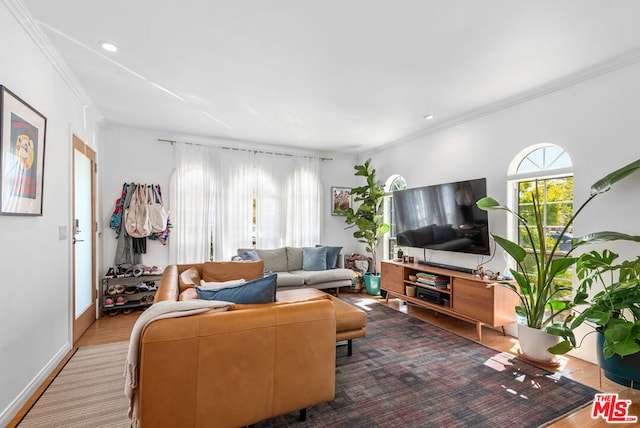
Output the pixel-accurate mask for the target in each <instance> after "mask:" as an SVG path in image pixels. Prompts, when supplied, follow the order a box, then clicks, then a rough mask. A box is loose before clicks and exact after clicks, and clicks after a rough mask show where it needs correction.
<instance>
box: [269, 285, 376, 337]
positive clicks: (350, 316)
mask: <svg viewBox="0 0 640 428" xmlns="http://www.w3.org/2000/svg"><path fill="white" fill-rule="evenodd" d="M321 296H329V298H330V299H331V301H332V302H333V308H334V310H335V312H336V332H337V333H341V332H345V331H350V330H358V331H359V330H362V333H361V334H357V335H356V336H353V337H364V330H363V329H364V328H365V327H366V325H367V314H366V312H365V311H363V310H362V309H360V308H357V307H355V306H353V305H351V304H349V303H347V302H345V301H344V300H342V299H340V298H338V297H335V296H331V295H329V294H327V293H325V292H323V291H320V290H316V289H315V288H300V289H293V290H281V291H278V293H277V295H276V301H278V302H295V301H300V300H306V299H312V298H314V297H315V298H318V297H321ZM347 338H349V337H347ZM341 340H342V339H341Z"/></svg>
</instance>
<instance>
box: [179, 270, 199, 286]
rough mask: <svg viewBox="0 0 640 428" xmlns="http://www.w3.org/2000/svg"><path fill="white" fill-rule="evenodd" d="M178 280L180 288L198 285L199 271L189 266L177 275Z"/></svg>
mask: <svg viewBox="0 0 640 428" xmlns="http://www.w3.org/2000/svg"><path fill="white" fill-rule="evenodd" d="M178 280H179V282H180V290H184V289H187V288H193V287H195V286H196V285H200V280H201V278H200V272H198V269H197V268H195V267H190V268H189V269H187V270H185V271H184V272H182V273H181V274H180V276H179V277H178Z"/></svg>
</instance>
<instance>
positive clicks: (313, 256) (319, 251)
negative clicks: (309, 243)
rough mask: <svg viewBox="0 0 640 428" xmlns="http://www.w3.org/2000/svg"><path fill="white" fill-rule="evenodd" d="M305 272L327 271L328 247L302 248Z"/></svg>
mask: <svg viewBox="0 0 640 428" xmlns="http://www.w3.org/2000/svg"><path fill="white" fill-rule="evenodd" d="M302 269H303V270H327V247H302Z"/></svg>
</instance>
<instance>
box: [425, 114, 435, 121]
mask: <svg viewBox="0 0 640 428" xmlns="http://www.w3.org/2000/svg"><path fill="white" fill-rule="evenodd" d="M431 119H433V115H432V114H428V115H426V116H425V117H424V120H431Z"/></svg>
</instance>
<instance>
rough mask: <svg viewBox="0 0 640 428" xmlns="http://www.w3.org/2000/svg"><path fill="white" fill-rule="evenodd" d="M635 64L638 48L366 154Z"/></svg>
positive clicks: (435, 132) (637, 58)
mask: <svg viewBox="0 0 640 428" xmlns="http://www.w3.org/2000/svg"><path fill="white" fill-rule="evenodd" d="M638 62H640V48H639V49H634V50H632V51H629V52H627V53H625V54H623V55H620V56H618V57H616V58H614V59H612V60H609V61H606V62H603V63H600V64H598V65H595V66H593V67H590V68H586V69H584V70H581V71H579V72H576V73H573V74H570V75H568V76H565V77H563V78H560V79H556V80H554V81H552V82H550V83H547V84H545V85H542V86H539V87H537V88H535V89H532V90H530V91H525V92H522V93H520V94H517V95H514V96H512V97H508V98H505V99H503V100H501V101H498V102H496V103H492V104H488V105H486V106H484V107H481V108H478V109H475V110H472V111H469V112H467V113H464V114H461V115H458V116H456V117H453V118H451V119H449V120H447V121H445V122H443V123H441V124H439V125H436V126H434V127H430V128H427V129H424V130H422V131H418V132H415V133H413V134H410V135H407V136H405V137H402V138H399V139H397V140H394V141H390V142H388V143H386V144H383V145H381V146H378V147H376V148H375V149H372V150H370V151H368V153H369V154H374V153H378V152H381V151H383V150H386V149H388V148H390V147H395V146H398V145H400V144H404V143H408V142H410V141H414V140H416V139H418V138H420V137H426V136H429V135H433V134H437V133H439V132H442V131H444V130H446V129H449V128H453V127H455V126H459V125H462V124H464V123H467V122H471V121H473V120H476V119H479V118H481V117H484V116H489V115H491V114H494V113H497V112H500V111H502V110H506V109H508V108H511V107H514V106H517V105H518V104H523V103H526V102H528V101H531V100H534V99H536V98H540V97H543V96H545V95H549V94H552V93H554V92H558V91H561V90H563V89H566V88H569V87H571V86H574V85H578V84H580V83H582V82H585V81H588V80H591V79H594V78H596V77H599V76H602V75H605V74H608V73H612V72H614V71H617V70H620V69H622V68H625V67H628V66H630V65H633V64H636V63H638Z"/></svg>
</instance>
